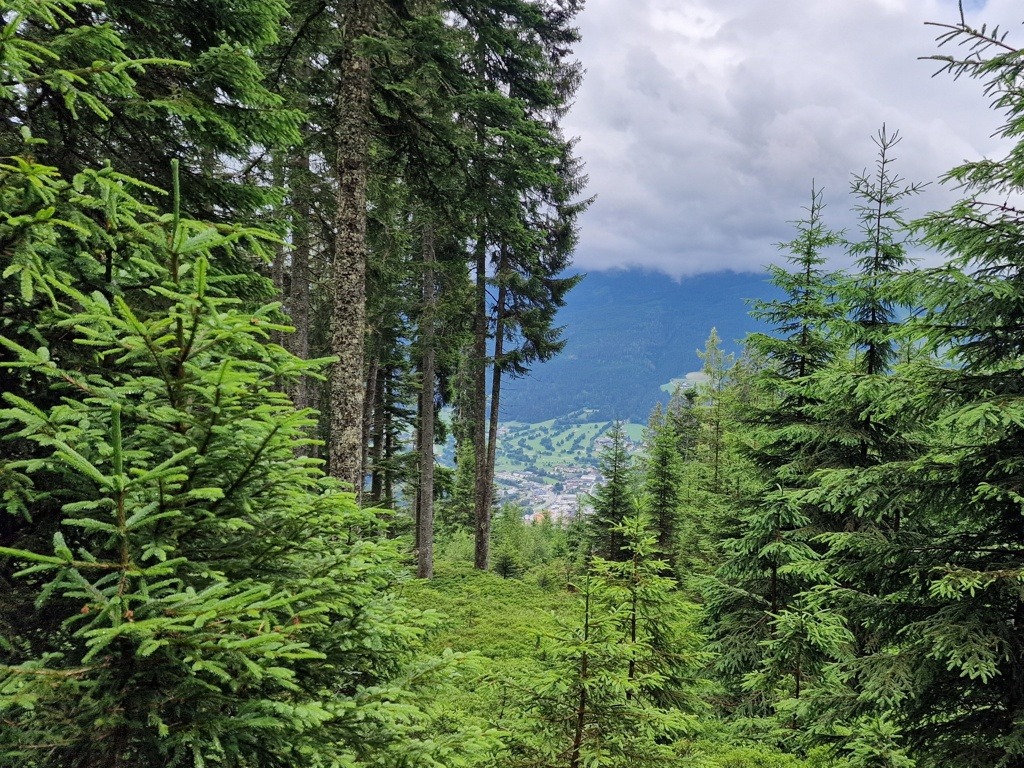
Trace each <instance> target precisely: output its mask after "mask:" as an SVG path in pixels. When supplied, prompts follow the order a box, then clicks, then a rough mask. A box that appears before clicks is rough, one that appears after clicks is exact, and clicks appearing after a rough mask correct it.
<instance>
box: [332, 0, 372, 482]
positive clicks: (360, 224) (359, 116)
mask: <svg viewBox="0 0 1024 768" xmlns="http://www.w3.org/2000/svg"><path fill="white" fill-rule="evenodd" d="M369 6H370V3H369V2H368V1H367V0H351V1H350V2H349V3H347V4H346V10H345V11H344V13H343V18H342V19H341V22H342V24H343V25H344V29H345V37H346V40H345V44H344V47H343V49H342V51H341V52H340V55H339V56H338V60H337V62H338V63H337V66H338V86H337V95H336V104H337V110H338V121H337V126H338V127H337V148H338V152H337V159H336V164H335V172H336V174H337V177H338V205H337V214H336V219H335V225H336V234H335V240H334V262H333V264H332V270H331V290H332V294H333V295H332V301H333V303H332V312H331V315H332V317H331V320H332V324H331V353H332V354H333V355H335V356H336V357H337V358H338V361H337V362H336V363H335V364H334V366H333V367H332V369H331V403H330V408H331V410H330V428H331V451H330V465H329V466H330V474H331V475H332V476H333V477H336V478H338V479H339V480H341V481H343V482H346V483H349V484H351V486H352V488H353V490H355V492H356V493H357V495H358V494H360V493H361V491H362V485H363V483H362V479H363V478H362V446H363V434H362V432H363V400H364V396H365V381H364V378H363V376H364V374H363V362H364V360H363V358H364V346H365V341H364V337H365V334H366V254H367V250H366V185H367V175H368V165H369V149H370V114H369V110H370V84H371V79H370V62H369V60H368V59H367V58H366V57H365V56H363V55H361V54H360V53H359V51H357V49H356V41H358V40H359V38H360V37H362V36H363V35H365V34H367V33H369V31H370V26H371V25H370V7H369Z"/></svg>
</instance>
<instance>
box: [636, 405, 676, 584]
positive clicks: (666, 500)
mask: <svg viewBox="0 0 1024 768" xmlns="http://www.w3.org/2000/svg"><path fill="white" fill-rule="evenodd" d="M645 442H646V446H645V447H646V450H645V453H644V466H643V468H644V483H643V485H644V494H645V497H646V503H647V507H648V510H649V512H650V514H651V518H652V520H653V524H654V529H655V531H656V532H657V536H658V547H659V549H660V551H661V553H662V555H663V556H664V557H665V558H666V559H667V560H668V562H669V564H670V565H671V566H674V565H675V563H676V559H677V554H678V552H677V548H678V546H679V541H678V535H679V517H680V512H681V510H680V505H681V504H682V482H683V478H682V471H683V467H682V458H681V457H680V455H679V450H678V448H679V446H678V437H677V435H676V433H675V431H674V430H673V429H672V424H671V422H670V421H669V420H668V418H667V417H666V416H665V415H664V414H663V413H662V410H661V406H660V404H659V405H658V406H656V407H655V409H654V411H653V412H652V413H651V418H650V420H649V421H648V422H647V435H646V441H645Z"/></svg>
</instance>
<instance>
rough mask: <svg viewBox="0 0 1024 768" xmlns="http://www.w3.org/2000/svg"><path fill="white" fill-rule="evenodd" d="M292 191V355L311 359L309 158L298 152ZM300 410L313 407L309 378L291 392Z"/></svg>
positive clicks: (293, 159) (293, 158) (293, 162)
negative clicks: (306, 185)
mask: <svg viewBox="0 0 1024 768" xmlns="http://www.w3.org/2000/svg"><path fill="white" fill-rule="evenodd" d="M289 165H290V170H291V176H292V178H291V184H290V186H291V189H292V205H291V210H292V228H291V229H292V280H291V294H290V296H289V300H288V309H289V310H290V313H291V318H292V325H294V326H295V332H294V333H293V334H292V335H291V343H290V345H289V346H290V347H291V352H292V354H294V355H295V356H296V357H301V358H302V359H303V360H308V359H309V315H310V312H309V300H310V293H309V257H310V238H309V231H310V216H311V211H310V205H309V198H308V197H307V196H306V195H307V193H306V192H305V190H304V189H303V187H304V182H305V181H306V179H308V177H309V155H308V154H307V153H306V152H302V151H296V152H295V153H294V154H293V155H292V156H291V159H290V163H289ZM291 396H292V402H294V403H295V407H296V408H309V407H310V406H311V405H312V402H311V400H312V398H311V397H310V392H309V381H308V380H307V379H306V377H305V376H302V377H300V378H299V380H298V381H296V382H295V385H294V386H293V388H292V392H291Z"/></svg>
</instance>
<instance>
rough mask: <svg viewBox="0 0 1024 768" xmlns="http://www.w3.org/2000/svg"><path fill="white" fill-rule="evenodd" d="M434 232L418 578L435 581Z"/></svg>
mask: <svg viewBox="0 0 1024 768" xmlns="http://www.w3.org/2000/svg"><path fill="white" fill-rule="evenodd" d="M434 259H435V257H434V230H433V228H432V227H431V226H430V225H429V224H428V225H426V226H424V227H423V315H422V317H421V318H420V346H421V351H420V354H421V370H422V377H423V380H422V393H421V395H420V425H419V430H418V433H419V456H420V486H419V497H420V498H419V520H418V522H417V526H418V532H419V536H418V539H419V550H418V551H419V555H418V563H417V565H418V567H417V569H416V575H417V576H418V577H419V578H421V579H432V578H433V577H434V390H435V388H436V386H437V373H436V365H435V357H436V352H435V350H434V324H435V314H436V311H437V286H436V283H435V275H434Z"/></svg>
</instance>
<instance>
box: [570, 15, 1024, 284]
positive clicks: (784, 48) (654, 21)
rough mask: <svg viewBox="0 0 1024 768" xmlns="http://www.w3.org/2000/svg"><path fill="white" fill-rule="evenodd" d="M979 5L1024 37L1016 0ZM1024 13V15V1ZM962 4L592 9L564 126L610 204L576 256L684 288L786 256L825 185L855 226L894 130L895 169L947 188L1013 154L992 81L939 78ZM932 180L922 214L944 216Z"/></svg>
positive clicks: (593, 187)
mask: <svg viewBox="0 0 1024 768" xmlns="http://www.w3.org/2000/svg"><path fill="white" fill-rule="evenodd" d="M981 5H982V4H981V3H979V2H974V3H971V2H965V4H964V8H965V12H966V13H967V14H968V20H969V21H971V22H972V23H981V21H989V22H1000V23H1001V24H1002V25H1004V26H1005V28H1006V29H1007V30H1009V31H1010V32H1011V39H1014V37H1015V38H1016V39H1017V40H1019V41H1021V42H1022V43H1024V33H1022V30H1021V29H1020V21H1021V19H1024V13H1022V12H1021V9H1020V8H1019V6H1018V4H1017V3H1016V2H1014V1H1013V0H989V2H988V3H986V4H984V7H980V6H981ZM1015 6H1018V7H1015ZM957 19H958V11H957V7H956V3H955V2H951V0H857V2H850V1H849V0H818V1H817V2H814V3H808V2H806V0H773V2H771V3H766V2H764V0H685V1H684V0H589V1H588V4H587V7H586V9H585V10H584V12H583V13H582V15H581V16H580V18H579V24H580V28H581V32H582V34H583V36H584V39H583V43H582V44H581V45H580V47H579V49H578V53H579V57H580V59H581V61H582V62H583V65H584V66H585V68H586V69H587V75H586V79H585V81H584V84H583V86H582V88H581V90H580V92H579V94H578V100H577V103H576V105H575V107H574V108H573V110H572V112H571V113H570V114H569V116H568V117H567V118H566V121H565V122H566V128H567V131H568V132H569V133H570V134H573V135H578V136H580V147H579V151H580V154H581V155H582V157H583V158H584V160H585V161H586V163H587V172H588V174H589V175H590V181H591V183H590V187H589V192H590V193H592V194H596V195H597V196H598V199H597V201H596V202H595V204H594V205H593V206H592V208H591V209H590V210H589V211H588V212H587V214H586V215H585V217H584V219H583V221H582V239H581V244H580V248H579V250H578V252H577V258H576V263H577V265H578V266H579V267H580V268H582V269H584V270H588V269H589V270H594V269H605V268H610V267H613V266H639V267H645V268H649V269H657V270H660V271H663V272H666V273H668V274H670V275H673V276H675V277H680V276H683V275H688V274H697V273H701V272H709V271H715V270H720V269H731V270H736V271H752V270H758V269H760V268H761V267H762V266H763V265H764V264H766V263H768V262H769V261H771V260H778V258H779V254H778V250H777V249H776V248H775V246H774V243H777V242H781V241H785V240H788V239H790V237H791V236H792V229H791V226H790V225H789V224H788V223H787V222H791V221H793V220H795V219H797V218H799V217H800V216H801V215H802V209H803V208H804V207H805V206H806V205H807V204H808V201H809V199H810V189H811V184H812V181H813V182H814V183H815V184H816V185H817V186H819V187H823V188H824V189H825V198H826V203H827V205H828V207H827V209H826V214H827V217H828V218H829V223H830V224H831V225H832V226H834V227H837V228H841V227H847V228H853V227H855V220H854V219H853V218H852V216H851V214H850V213H849V207H850V200H849V197H848V195H847V191H848V189H849V184H850V178H851V173H853V172H860V171H862V170H864V169H865V168H867V167H869V166H871V165H872V164H873V162H874V146H873V144H872V141H871V137H872V136H873V135H874V134H875V133H876V132H877V130H878V129H879V127H880V126H881V125H882V124H883V123H885V124H886V125H887V127H888V128H889V129H890V131H891V130H893V129H897V130H899V131H900V133H901V134H902V136H903V137H904V138H903V142H902V143H901V144H900V145H899V147H898V151H897V152H896V155H897V158H898V161H897V165H896V167H897V170H898V171H899V172H900V173H901V174H902V175H903V176H904V177H905V178H907V179H908V180H911V181H933V180H935V179H937V178H938V177H939V176H940V175H941V174H942V173H944V172H945V171H947V170H948V169H949V168H951V167H952V166H953V165H955V164H957V163H959V162H961V161H962V160H964V159H967V158H977V157H980V156H982V155H986V154H988V155H992V154H994V153H998V151H999V143H998V142H997V141H996V140H994V139H993V138H992V134H993V133H994V131H995V130H996V129H997V128H998V126H999V124H1000V119H999V116H998V115H997V114H996V113H994V112H992V111H991V110H989V109H988V106H987V101H988V100H987V98H986V97H985V96H984V95H983V94H982V89H981V85H980V84H979V83H976V82H973V81H969V80H959V81H954V80H953V78H952V77H950V76H949V75H939V76H938V77H933V76H932V75H933V74H934V73H935V72H936V71H937V70H938V68H939V64H938V63H937V62H935V61H927V60H925V61H922V60H921V59H920V57H923V56H929V55H932V54H934V53H936V52H937V50H938V49H937V48H936V43H935V37H936V34H937V32H938V31H939V30H938V29H937V28H935V27H928V26H926V25H925V24H924V22H925V21H939V22H955V21H956V20H957ZM952 195H953V193H952V191H951V190H948V189H944V188H941V187H939V186H938V185H932V186H931V187H929V189H928V190H927V192H926V194H924V195H922V196H921V197H920V198H919V199H918V200H917V201H916V202H915V204H914V208H913V210H912V211H911V212H912V213H920V212H923V211H925V210H928V209H935V208H939V207H942V206H944V205H946V204H948V202H950V201H951V200H952V199H953V197H952Z"/></svg>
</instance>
